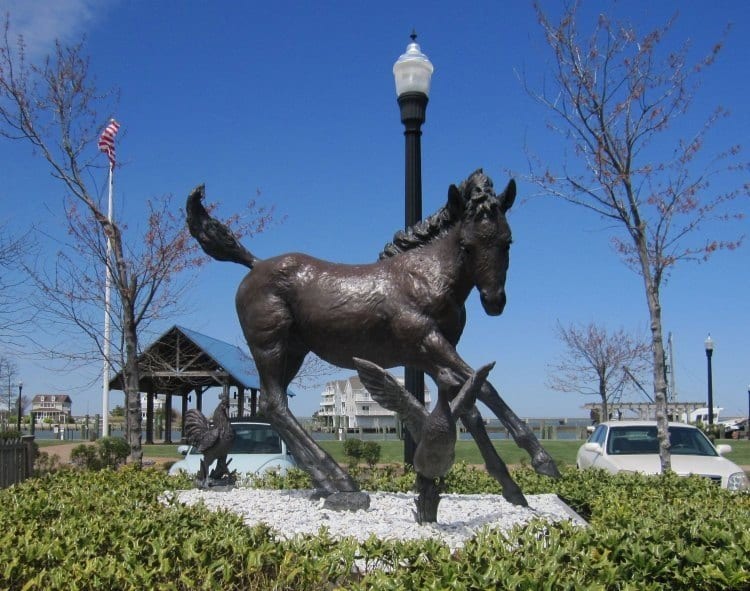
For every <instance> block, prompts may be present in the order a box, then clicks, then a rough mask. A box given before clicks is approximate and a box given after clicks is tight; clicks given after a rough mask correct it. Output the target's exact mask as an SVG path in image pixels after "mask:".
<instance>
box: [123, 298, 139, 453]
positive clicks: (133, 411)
mask: <svg viewBox="0 0 750 591" xmlns="http://www.w3.org/2000/svg"><path fill="white" fill-rule="evenodd" d="M123 311H124V313H123V316H124V321H125V322H124V326H123V335H124V337H125V363H124V367H123V372H122V375H123V381H124V386H123V388H124V390H125V406H126V409H127V410H126V415H127V416H126V421H127V434H126V437H127V442H128V445H130V462H131V463H133V464H138V465H139V466H140V465H141V461H142V459H143V449H142V448H141V393H140V385H139V382H140V376H139V373H138V337H137V335H136V329H135V322H134V317H133V311H132V307H131V306H130V305H128V304H126V303H125V302H123Z"/></svg>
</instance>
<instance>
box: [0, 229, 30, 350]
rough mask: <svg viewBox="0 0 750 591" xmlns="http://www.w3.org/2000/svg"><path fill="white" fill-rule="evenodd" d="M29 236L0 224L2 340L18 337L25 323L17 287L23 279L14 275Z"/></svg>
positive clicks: (0, 327) (6, 340)
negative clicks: (12, 233) (13, 231)
mask: <svg viewBox="0 0 750 591" xmlns="http://www.w3.org/2000/svg"><path fill="white" fill-rule="evenodd" d="M27 241H28V236H21V237H14V236H12V235H11V234H10V233H9V232H8V231H7V228H6V225H5V224H0V342H6V343H7V342H9V341H12V340H15V339H16V338H17V337H18V327H19V326H20V325H22V324H23V323H24V319H23V314H22V312H23V310H24V309H25V306H24V303H23V301H22V299H21V298H20V297H19V296H18V293H17V289H18V288H19V286H20V285H21V283H22V280H21V279H20V278H18V277H17V276H16V275H14V272H15V271H16V270H18V269H19V267H20V264H21V261H22V257H23V255H24V253H25V248H24V245H25V244H27Z"/></svg>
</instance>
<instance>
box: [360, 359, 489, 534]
mask: <svg viewBox="0 0 750 591" xmlns="http://www.w3.org/2000/svg"><path fill="white" fill-rule="evenodd" d="M354 364H355V366H356V368H357V373H359V378H360V380H362V384H363V385H364V386H365V388H367V390H368V391H369V392H370V394H371V395H372V397H373V398H374V399H375V400H376V401H377V402H379V403H380V405H381V406H383V407H384V408H387V409H388V410H391V411H394V412H396V413H398V414H399V415H400V416H401V418H402V419H403V420H404V422H405V423H406V428H407V429H408V430H409V433H411V435H412V437H413V438H414V441H415V442H416V444H417V448H416V450H415V451H414V471H415V472H416V473H417V482H416V489H417V491H418V492H419V497H418V499H417V512H416V514H415V515H416V519H417V522H418V523H420V524H421V523H424V522H428V523H434V522H435V521H436V520H437V506H438V503H439V500H440V492H441V491H442V490H443V488H444V484H445V476H446V474H448V472H449V471H450V469H451V467H452V466H453V462H454V461H455V459H456V438H457V430H456V421H457V420H458V419H459V417H461V415H463V414H464V413H466V412H467V411H469V410H470V409H471V407H472V406H474V402H475V401H476V398H477V394H478V393H479V390H480V389H481V388H482V384H484V382H485V380H486V379H487V376H488V375H489V373H490V371H491V370H492V368H493V367H494V366H495V364H494V363H491V364H489V365H485V366H483V367H481V368H480V369H478V370H477V371H476V372H474V373H473V374H472V375H471V377H470V378H469V379H468V380H466V382H465V383H464V385H463V386H462V387H461V390H460V391H459V392H458V394H456V396H455V397H454V398H453V400H448V396H447V393H446V392H445V391H444V390H442V391H439V392H438V400H437V404H436V405H435V408H434V409H433V410H432V412H430V413H428V412H427V410H426V409H425V407H424V406H422V405H421V404H420V403H419V402H417V400H416V399H415V398H414V397H413V396H412V395H411V394H409V392H408V391H407V390H406V389H405V388H404V387H403V386H402V385H401V384H399V383H398V381H397V380H396V378H394V377H393V376H392V375H391V374H389V373H388V372H387V371H386V370H384V369H383V368H382V367H380V366H379V365H377V364H375V363H372V362H370V361H365V360H363V359H355V360H354Z"/></svg>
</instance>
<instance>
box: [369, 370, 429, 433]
mask: <svg viewBox="0 0 750 591" xmlns="http://www.w3.org/2000/svg"><path fill="white" fill-rule="evenodd" d="M354 367H355V368H356V369H357V373H358V374H359V379H360V380H362V384H363V385H364V387H365V388H367V391H368V392H370V394H371V395H372V397H373V398H374V399H375V400H376V401H377V402H378V403H379V404H380V405H381V406H382V407H383V408H387V409H388V410H391V411H393V412H397V413H398V414H399V415H401V418H403V420H404V422H405V423H406V428H407V429H409V433H411V435H412V437H413V438H414V440H415V441H419V440H420V439H421V438H422V428H423V427H424V425H425V423H426V422H427V418H428V417H429V413H428V412H427V410H426V409H425V407H424V406H422V405H421V404H420V403H419V402H418V401H417V399H416V398H414V396H412V395H411V394H409V392H408V391H407V390H406V389H405V388H404V387H403V386H402V385H401V384H399V383H398V381H396V378H394V377H393V376H392V375H391V374H389V373H388V372H387V371H385V370H384V369H383V368H382V367H380V366H379V365H377V364H375V363H372V362H371V361H366V360H364V359H357V358H355V359H354Z"/></svg>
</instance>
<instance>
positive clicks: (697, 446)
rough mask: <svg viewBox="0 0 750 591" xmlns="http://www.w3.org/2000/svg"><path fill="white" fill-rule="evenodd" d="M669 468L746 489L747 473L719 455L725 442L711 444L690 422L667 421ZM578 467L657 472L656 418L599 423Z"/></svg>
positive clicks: (727, 449)
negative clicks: (715, 444) (670, 466)
mask: <svg viewBox="0 0 750 591" xmlns="http://www.w3.org/2000/svg"><path fill="white" fill-rule="evenodd" d="M669 439H670V452H671V458H672V460H671V462H672V470H673V471H674V472H675V473H677V474H679V475H680V476H687V475H689V474H697V475H699V476H704V477H705V478H710V479H711V480H712V481H714V482H716V483H717V484H720V485H721V487H722V488H726V489H729V490H747V489H748V488H749V487H750V485H749V484H748V478H747V475H746V474H745V473H744V472H743V471H742V469H741V468H740V467H739V466H738V465H737V464H735V463H734V462H732V461H730V460H728V459H726V458H724V457H722V455H723V454H726V453H729V452H731V451H732V447H731V446H729V445H719V446H717V447H714V445H713V444H712V443H711V441H710V440H709V439H708V437H706V436H705V435H704V434H703V432H702V431H701V430H700V429H698V428H697V427H694V426H693V425H686V424H684V423H669ZM576 464H577V465H578V468H579V469H580V470H586V469H589V468H601V469H602V470H606V471H607V472H610V473H612V474H616V473H617V472H641V473H643V474H659V473H660V472H661V463H660V461H659V442H658V440H657V437H656V421H609V422H606V423H601V424H599V425H598V426H597V427H596V429H595V430H594V432H593V433H592V434H591V436H590V437H589V438H588V440H587V441H586V443H584V444H583V445H582V446H581V448H580V449H579V450H578V456H577V458H576Z"/></svg>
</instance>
